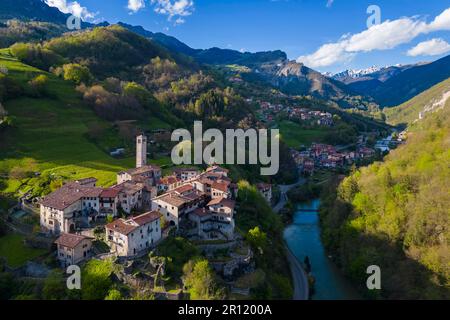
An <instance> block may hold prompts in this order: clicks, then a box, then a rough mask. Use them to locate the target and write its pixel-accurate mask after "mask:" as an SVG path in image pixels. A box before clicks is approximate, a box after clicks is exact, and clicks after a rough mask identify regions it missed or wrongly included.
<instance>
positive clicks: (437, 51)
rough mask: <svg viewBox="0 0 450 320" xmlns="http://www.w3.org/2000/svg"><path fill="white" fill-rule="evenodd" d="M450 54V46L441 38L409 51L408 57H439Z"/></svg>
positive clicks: (422, 43) (420, 44) (425, 42)
mask: <svg viewBox="0 0 450 320" xmlns="http://www.w3.org/2000/svg"><path fill="white" fill-rule="evenodd" d="M447 52H450V44H448V43H447V42H446V41H445V40H443V39H440V38H435V39H431V40H428V41H424V42H421V43H419V44H418V45H416V46H415V47H414V48H411V49H410V50H408V52H407V55H408V56H410V57H417V56H438V55H441V54H444V53H447Z"/></svg>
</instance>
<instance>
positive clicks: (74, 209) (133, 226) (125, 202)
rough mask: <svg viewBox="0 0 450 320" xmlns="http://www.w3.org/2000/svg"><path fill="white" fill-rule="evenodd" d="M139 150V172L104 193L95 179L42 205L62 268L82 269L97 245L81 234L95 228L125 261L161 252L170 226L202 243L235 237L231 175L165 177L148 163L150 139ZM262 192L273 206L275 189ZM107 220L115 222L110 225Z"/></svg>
mask: <svg viewBox="0 0 450 320" xmlns="http://www.w3.org/2000/svg"><path fill="white" fill-rule="evenodd" d="M136 144H137V145H136V168H134V169H130V170H127V171H123V172H119V173H118V174H117V184H116V185H114V186H112V187H109V188H100V187H97V186H96V183H97V180H96V179H95V178H87V179H81V180H77V181H73V182H69V183H66V184H64V185H63V186H62V187H61V188H60V189H58V190H56V191H54V192H53V193H51V194H49V195H48V196H46V197H44V198H43V199H42V200H41V201H40V225H41V228H42V229H43V230H44V231H46V232H48V233H49V234H51V235H55V236H59V238H58V239H57V240H56V244H57V247H58V259H59V260H60V261H61V263H62V265H64V266H66V265H71V264H76V263H79V262H80V261H82V260H84V259H86V258H87V257H89V256H90V255H91V254H92V240H93V239H92V238H89V237H86V236H83V235H81V234H79V231H80V230H82V229H89V228H90V227H91V226H92V224H93V223H94V222H95V223H96V224H97V225H104V226H105V233H106V235H105V236H106V238H105V239H106V243H107V244H108V245H109V247H110V250H111V252H112V253H114V254H116V255H117V256H123V257H133V256H136V255H138V254H140V253H142V252H143V251H145V250H148V249H150V248H152V247H154V246H156V245H157V244H158V242H159V241H160V240H161V238H162V230H161V229H162V228H164V227H166V226H172V227H174V228H176V229H177V230H178V231H179V232H183V233H184V234H186V235H187V236H188V237H190V238H192V239H198V240H208V239H222V240H230V239H232V238H233V237H234V227H235V224H234V215H235V207H236V202H235V201H236V198H237V193H238V188H237V185H236V184H235V183H233V182H232V181H231V179H230V178H229V177H228V170H227V169H224V168H221V167H219V166H216V165H214V166H211V167H209V168H207V169H206V170H205V171H204V172H201V171H200V170H199V169H197V168H177V169H175V170H174V171H173V174H172V175H170V176H165V177H163V176H162V171H161V168H159V167H157V166H152V165H147V163H146V157H147V138H146V137H145V136H143V135H141V136H138V137H137V140H136ZM260 191H261V193H262V194H263V195H264V196H265V197H266V199H268V201H270V199H271V186H270V185H261V186H260ZM139 213H140V214H139ZM119 216H121V217H126V218H118V217H119ZM107 217H111V218H113V219H115V220H113V221H112V222H110V223H106V220H107V219H106V218H107ZM108 220H109V219H108Z"/></svg>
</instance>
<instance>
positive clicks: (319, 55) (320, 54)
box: [297, 42, 353, 68]
mask: <svg viewBox="0 0 450 320" xmlns="http://www.w3.org/2000/svg"><path fill="white" fill-rule="evenodd" d="M352 57H353V54H352V53H350V52H346V51H345V44H344V43H343V42H337V43H328V44H325V45H323V46H321V47H320V48H319V49H318V50H317V51H316V52H314V53H313V54H310V55H307V56H301V57H299V58H298V59H297V61H298V62H302V63H303V64H305V65H307V66H309V67H312V68H318V67H324V66H330V65H333V64H336V63H340V62H345V61H348V60H350V59H351V58H352Z"/></svg>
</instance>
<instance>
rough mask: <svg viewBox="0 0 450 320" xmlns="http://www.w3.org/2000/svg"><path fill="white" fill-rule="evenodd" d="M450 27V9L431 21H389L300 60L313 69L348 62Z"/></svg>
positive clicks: (414, 18)
mask: <svg viewBox="0 0 450 320" xmlns="http://www.w3.org/2000/svg"><path fill="white" fill-rule="evenodd" d="M440 30H450V8H449V9H447V10H445V11H443V12H442V13H441V14H440V15H439V16H437V17H436V18H435V19H434V20H433V21H432V22H431V23H426V22H425V21H424V20H422V19H420V18H418V17H405V18H400V19H396V20H392V21H390V20H387V21H385V22H383V23H381V24H379V25H374V26H372V27H371V28H369V29H367V30H364V31H362V32H360V33H356V34H354V35H344V36H342V37H341V39H340V40H339V41H337V42H335V43H328V44H325V45H322V46H321V47H320V48H319V49H317V50H316V52H314V53H312V54H309V55H304V56H301V57H299V58H298V59H297V61H298V62H302V63H304V64H305V65H307V66H309V67H312V68H320V67H327V66H331V65H333V64H336V63H340V62H344V61H347V60H348V59H351V58H352V57H353V56H355V55H356V54H357V53H359V52H370V51H373V50H389V49H393V48H395V47H397V46H399V45H402V44H406V43H409V42H411V41H412V40H414V39H415V38H416V37H417V36H419V35H421V34H427V33H430V32H434V31H440Z"/></svg>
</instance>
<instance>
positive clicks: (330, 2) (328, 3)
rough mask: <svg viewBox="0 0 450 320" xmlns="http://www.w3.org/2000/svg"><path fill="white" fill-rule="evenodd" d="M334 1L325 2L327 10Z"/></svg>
mask: <svg viewBox="0 0 450 320" xmlns="http://www.w3.org/2000/svg"><path fill="white" fill-rule="evenodd" d="M333 2H334V0H328V1H327V8H331V6H332V5H333Z"/></svg>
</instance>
